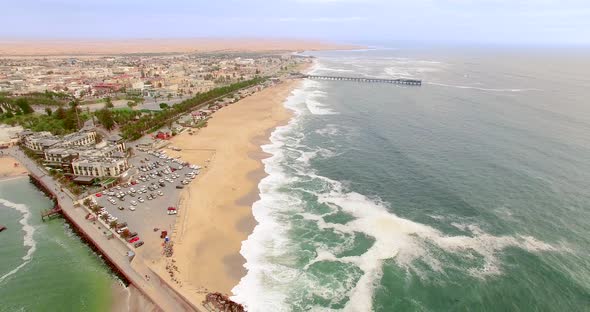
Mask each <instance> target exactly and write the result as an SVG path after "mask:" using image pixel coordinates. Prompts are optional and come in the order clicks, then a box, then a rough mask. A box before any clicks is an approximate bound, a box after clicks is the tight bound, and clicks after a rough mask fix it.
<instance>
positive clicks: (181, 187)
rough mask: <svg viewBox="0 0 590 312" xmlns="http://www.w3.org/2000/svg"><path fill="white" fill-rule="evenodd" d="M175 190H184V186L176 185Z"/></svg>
mask: <svg viewBox="0 0 590 312" xmlns="http://www.w3.org/2000/svg"><path fill="white" fill-rule="evenodd" d="M176 188H177V189H183V188H184V186H182V185H177V186H176Z"/></svg>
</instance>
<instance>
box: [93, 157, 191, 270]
mask: <svg viewBox="0 0 590 312" xmlns="http://www.w3.org/2000/svg"><path fill="white" fill-rule="evenodd" d="M129 161H130V164H131V165H132V166H133V167H134V169H136V170H134V171H135V172H136V173H134V174H133V177H132V178H131V179H130V183H126V184H123V185H119V186H116V187H112V188H110V189H107V190H104V191H102V192H101V193H97V194H95V195H93V198H94V199H95V200H96V202H97V204H98V205H99V206H102V207H104V208H105V209H106V211H108V213H109V214H110V215H112V216H113V217H115V218H117V220H116V221H117V222H118V223H123V222H126V223H127V228H128V230H129V231H130V232H136V233H137V236H138V237H139V240H138V241H143V242H144V244H143V245H142V246H141V247H139V248H137V250H138V252H141V253H142V255H143V256H144V258H145V259H147V260H155V259H157V258H158V257H159V255H160V254H161V252H162V243H163V242H164V239H161V238H160V233H161V231H162V230H165V231H168V235H169V236H170V235H171V234H172V230H173V228H174V224H175V222H176V217H177V216H178V214H176V213H180V212H179V211H178V209H179V207H178V203H179V200H180V193H181V191H182V189H179V188H178V187H180V186H182V187H183V188H184V187H187V186H188V185H189V183H190V182H191V181H192V180H193V179H194V177H196V175H197V174H198V172H199V170H198V169H199V167H197V166H195V165H191V164H186V163H183V162H182V161H181V160H179V159H174V158H171V157H169V156H167V155H166V154H165V153H161V154H160V153H159V152H158V151H156V152H153V153H152V152H151V151H150V152H141V151H137V152H136V156H134V157H133V158H130V159H129ZM191 167H192V168H191ZM191 173H193V174H192V175H191ZM183 181H184V182H183ZM169 207H174V208H175V209H176V210H169ZM156 228H157V229H158V230H157V231H154V229H156ZM132 245H133V244H132Z"/></svg>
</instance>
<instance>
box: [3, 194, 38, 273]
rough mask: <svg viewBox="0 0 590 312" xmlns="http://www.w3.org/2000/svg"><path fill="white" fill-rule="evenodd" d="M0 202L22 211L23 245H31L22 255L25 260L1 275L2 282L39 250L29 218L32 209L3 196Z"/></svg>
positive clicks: (20, 221)
mask: <svg viewBox="0 0 590 312" xmlns="http://www.w3.org/2000/svg"><path fill="white" fill-rule="evenodd" d="M0 204H2V205H4V206H6V207H9V208H13V209H15V210H17V211H18V212H20V213H22V215H23V217H22V218H21V219H20V220H19V223H20V224H21V225H22V229H23V231H24V232H25V235H24V238H23V245H24V246H25V247H29V249H28V250H27V253H26V254H25V255H24V256H23V257H22V260H23V262H22V263H21V264H20V265H18V266H17V267H16V268H14V269H13V270H11V271H10V272H8V273H6V274H4V275H2V276H0V283H1V282H3V281H4V280H5V279H6V278H8V277H9V276H11V275H13V274H15V273H16V272H18V271H19V270H20V269H22V268H23V267H24V266H25V265H27V264H28V263H29V262H31V259H32V258H33V254H34V253H35V250H37V242H36V241H35V239H34V237H33V236H34V234H35V228H34V227H33V226H31V225H30V224H29V219H30V217H31V211H30V210H29V207H27V206H26V205H23V204H16V203H13V202H11V201H8V200H6V199H3V198H0Z"/></svg>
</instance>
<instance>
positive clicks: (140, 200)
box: [137, 197, 145, 203]
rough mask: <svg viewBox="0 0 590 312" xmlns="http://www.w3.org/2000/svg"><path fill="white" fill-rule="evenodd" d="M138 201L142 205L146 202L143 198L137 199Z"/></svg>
mask: <svg viewBox="0 0 590 312" xmlns="http://www.w3.org/2000/svg"><path fill="white" fill-rule="evenodd" d="M137 201H138V202H140V203H143V202H145V200H144V199H143V198H141V197H138V198H137Z"/></svg>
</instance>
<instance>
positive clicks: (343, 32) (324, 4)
mask: <svg viewBox="0 0 590 312" xmlns="http://www.w3.org/2000/svg"><path fill="white" fill-rule="evenodd" d="M0 10H1V11H2V14H0V16H1V18H0V38H49V39H53V38H77V39H91V38H171V37H172V38H187V37H190V38H196V37H214V38H215V37H218V38H220V37H222V38H234V37H261V38H302V39H321V40H331V41H335V42H342V43H358V42H363V41H365V42H366V41H397V40H399V41H418V42H459V43H494V44H519V43H523V44H558V45H559V44H590V0H406V1H400V0H208V1H204V0H159V1H155V0H141V1H140V0H0Z"/></svg>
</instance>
